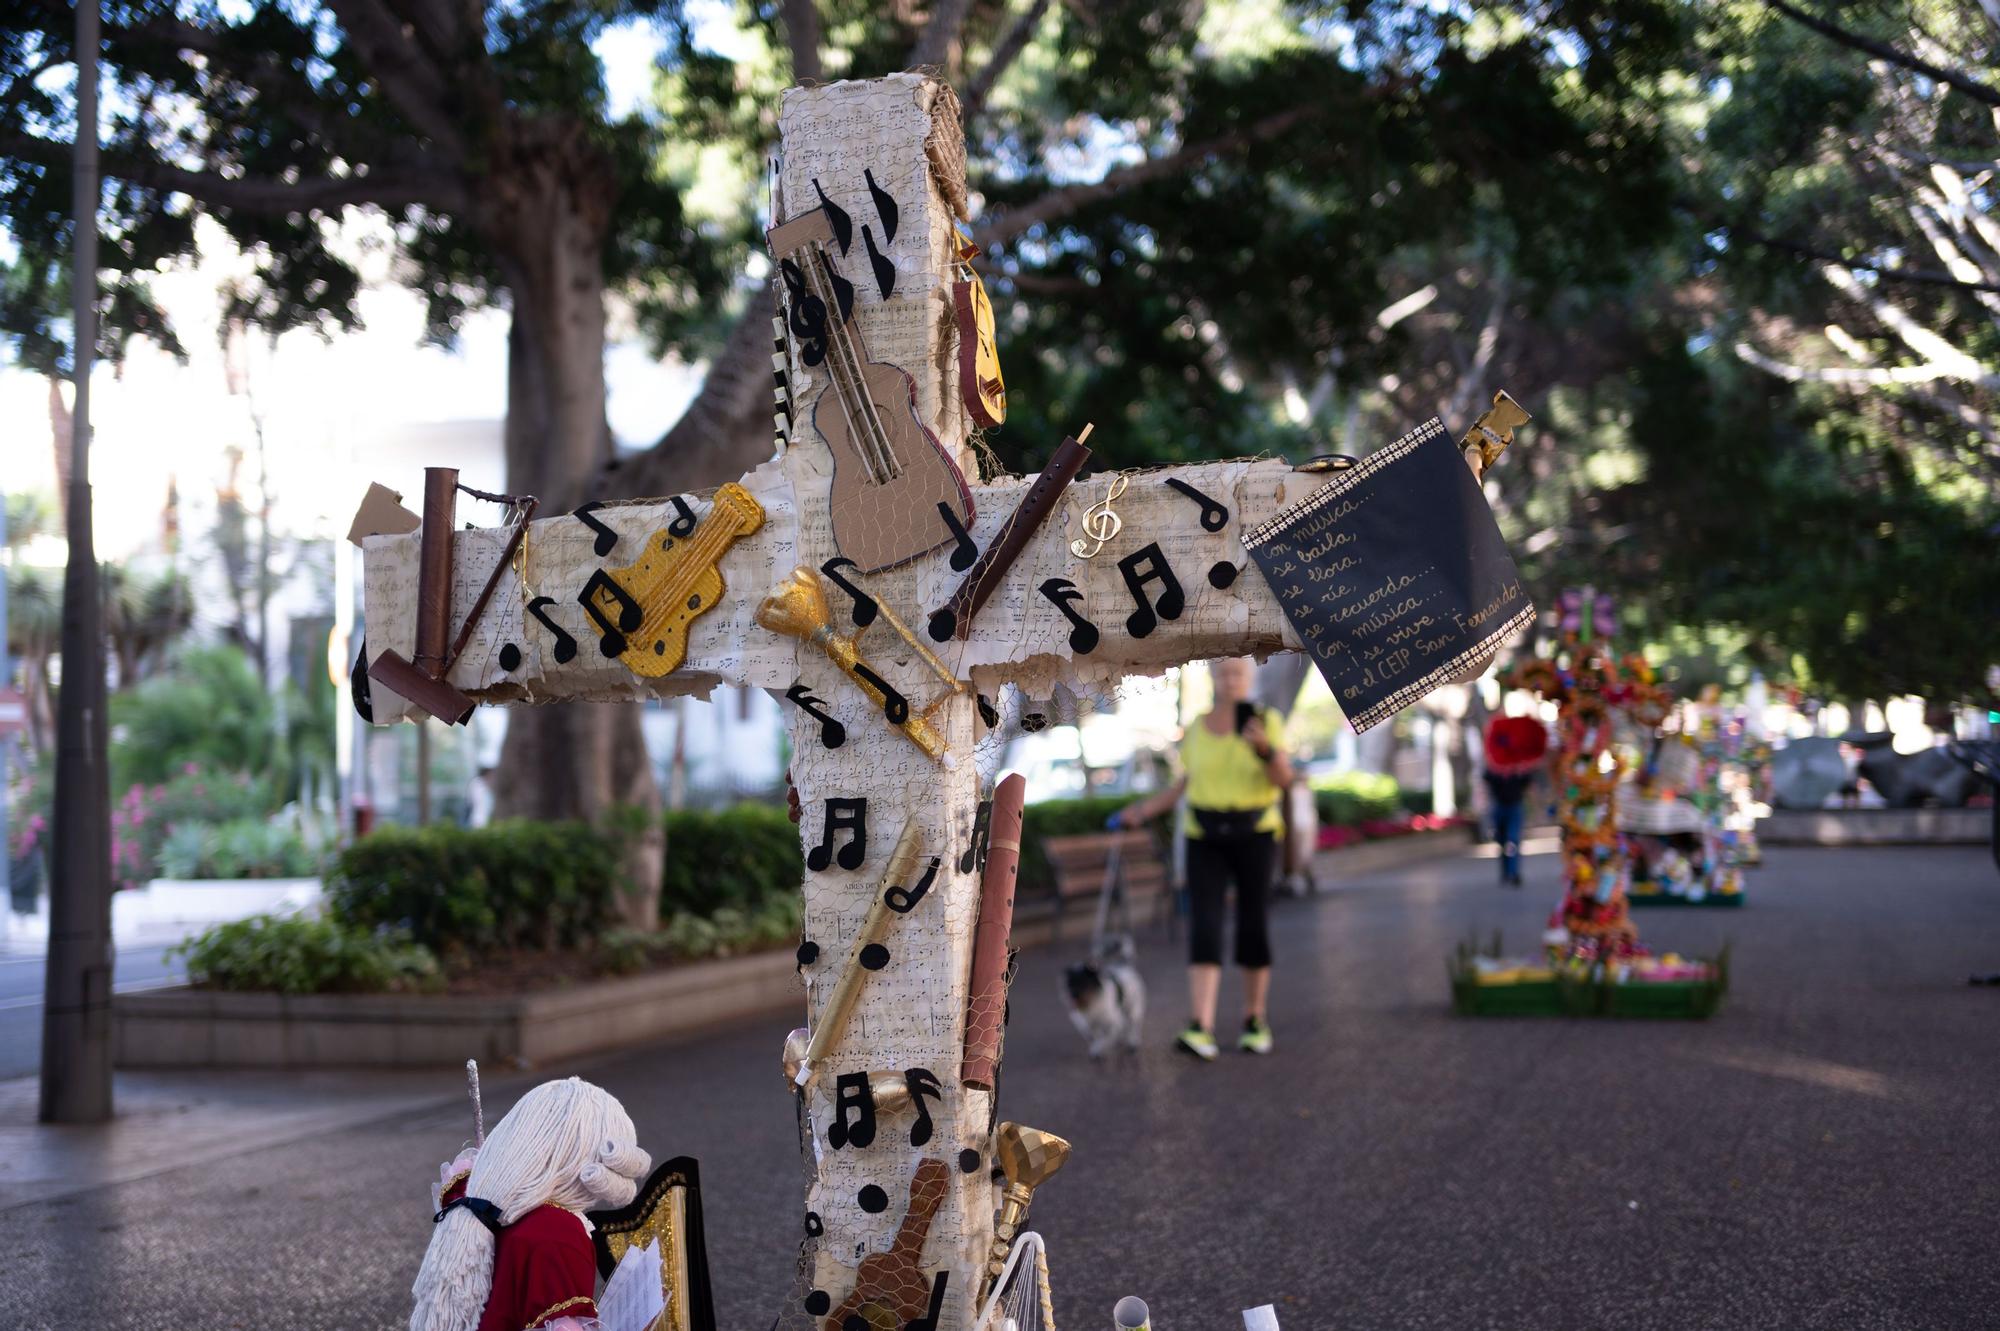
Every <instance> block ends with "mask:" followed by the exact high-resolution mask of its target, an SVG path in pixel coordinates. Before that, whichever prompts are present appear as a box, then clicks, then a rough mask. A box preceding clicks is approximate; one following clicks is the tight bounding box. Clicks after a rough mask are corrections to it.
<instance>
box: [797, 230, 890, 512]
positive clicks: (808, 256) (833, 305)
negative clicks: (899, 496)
mask: <svg viewBox="0 0 2000 1331" xmlns="http://www.w3.org/2000/svg"><path fill="white" fill-rule="evenodd" d="M799 252H800V253H801V254H803V256H804V258H805V263H804V265H803V270H802V271H803V273H804V276H805V283H806V289H807V291H808V292H809V293H810V294H811V295H812V297H813V299H815V300H817V301H819V303H820V305H821V307H822V308H823V309H825V311H826V315H827V318H829V319H832V318H835V317H837V315H838V313H839V309H840V306H839V303H838V302H837V301H835V300H834V298H833V293H832V291H831V289H830V287H831V284H830V283H828V282H826V281H825V279H824V275H823V274H822V272H821V270H820V267H819V265H818V264H817V263H815V262H814V260H815V258H816V257H817V254H816V250H815V248H814V246H813V245H812V244H811V243H810V242H808V243H807V244H806V245H804V246H801V248H800V251H799ZM843 326H844V325H843ZM834 331H835V330H832V329H829V330H828V331H827V335H826V344H827V352H828V355H829V357H830V358H829V359H827V360H826V361H825V365H826V377H827V383H828V386H829V387H831V388H832V389H833V396H834V401H835V402H836V403H838V404H839V406H840V414H841V415H842V416H843V417H845V418H846V420H847V431H848V433H849V434H850V435H852V436H853V437H854V441H855V451H856V454H857V456H859V457H860V459H861V466H862V468H863V469H864V470H865V471H867V473H868V476H869V479H870V480H873V481H874V482H876V484H878V485H879V484H880V483H881V482H882V480H883V477H882V476H881V475H880V474H879V463H878V462H877V460H876V459H875V458H874V457H872V456H870V449H871V448H872V446H873V443H874V441H873V439H872V438H871V437H869V435H868V432H867V431H866V430H864V429H863V428H861V427H860V426H858V425H856V424H855V421H854V408H853V406H852V405H851V404H850V402H849V400H848V395H849V390H848V388H847V385H846V384H844V383H843V382H842V381H841V375H840V364H839V361H838V356H839V354H840V352H842V351H844V350H845V349H846V346H845V344H844V343H840V342H839V341H838V339H836V338H835V337H834V336H833V332H834Z"/></svg>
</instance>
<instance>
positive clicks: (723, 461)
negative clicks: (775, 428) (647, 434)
mask: <svg viewBox="0 0 2000 1331" xmlns="http://www.w3.org/2000/svg"><path fill="white" fill-rule="evenodd" d="M776 310H777V296H776V292H775V289H774V287H773V285H772V280H771V279H767V280H766V281H765V283H764V285H763V287H761V288H760V289H759V290H758V291H757V292H756V293H755V294H754V295H752V296H751V298H750V304H749V307H748V308H747V309H745V310H744V311H743V315H742V317H741V318H739V319H738V320H737V321H736V327H735V328H733V329H731V330H730V333H729V337H728V339H727V340H726V341H724V342H723V344H722V346H721V347H719V348H718V349H717V350H716V353H715V356H714V358H713V359H711V360H710V361H709V363H708V375H707V377H706V378H704V379H703V380H702V384H701V388H700V390H699V391H697V392H696V393H695V395H694V401H692V402H690V403H689V404H688V409H687V411H686V412H684V413H682V415H681V418H680V419H679V420H678V421H676V422H674V425H673V428H672V429H670V430H668V431H667V432H666V434H665V435H664V436H662V437H661V439H660V441H659V442H658V443H657V444H654V445H653V446H652V447H651V448H650V449H648V450H646V451H645V452H644V453H641V454H639V455H638V456H637V457H633V458H626V459H624V460H622V461H620V462H614V463H613V464H612V467H611V469H610V470H609V472H608V474H607V475H605V476H604V477H601V478H600V479H599V481H598V483H597V488H596V489H593V490H592V491H591V493H593V494H595V493H599V492H602V493H604V494H611V495H624V496H639V495H667V494H678V493H680V492H682V491H685V490H693V489H699V488H701V487H703V486H705V485H714V484H719V483H720V482H722V481H729V480H734V479H736V477H738V476H740V475H742V474H743V472H745V471H746V470H748V469H749V468H751V467H754V466H756V465H757V464H758V463H759V462H761V461H763V460H764V459H765V458H766V457H767V456H769V454H770V446H771V316H772V315H773V314H774V313H775V312H776Z"/></svg>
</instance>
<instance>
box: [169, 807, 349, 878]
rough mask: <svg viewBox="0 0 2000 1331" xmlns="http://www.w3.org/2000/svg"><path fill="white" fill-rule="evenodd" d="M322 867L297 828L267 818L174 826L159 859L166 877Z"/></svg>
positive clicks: (286, 873)
mask: <svg viewBox="0 0 2000 1331" xmlns="http://www.w3.org/2000/svg"><path fill="white" fill-rule="evenodd" d="M319 865H320V858H319V856H318V855H317V854H316V853H315V852H314V851H313V849H312V848H311V847H310V846H308V845H307V844H306V840H305V838H304V837H303V836H301V835H300V834H299V831H298V829H297V828H295V827H292V826H290V825H289V824H287V823H285V822H282V821H279V822H273V821H271V820H268V819H264V818H234V819H231V820H229V821H228V822H223V823H215V824H205V823H174V824H171V825H169V827H168V829H167V834H166V836H165V838H164V839H163V840H162V841H161V843H160V850H159V855H158V857H157V860H156V866H157V872H158V874H159V876H161V877H164V878H305V877H308V876H310V875H312V874H313V873H315V872H317V871H318V869H319Z"/></svg>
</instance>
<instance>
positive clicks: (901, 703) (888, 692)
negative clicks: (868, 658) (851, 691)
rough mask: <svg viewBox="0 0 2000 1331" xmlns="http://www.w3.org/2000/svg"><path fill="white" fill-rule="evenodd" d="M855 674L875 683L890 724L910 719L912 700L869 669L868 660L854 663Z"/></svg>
mask: <svg viewBox="0 0 2000 1331" xmlns="http://www.w3.org/2000/svg"><path fill="white" fill-rule="evenodd" d="M854 675H855V678H857V679H865V680H867V681H868V682H869V683H870V684H873V685H874V686H875V691H876V692H878V693H880V694H881V695H882V715H883V716H885V717H887V718H889V724H890V725H892V726H900V725H902V724H903V723H904V722H905V721H908V720H909V719H910V700H909V699H908V698H905V697H904V696H903V695H902V694H900V693H898V692H897V691H896V690H895V689H894V688H893V687H891V685H890V683H889V681H888V680H886V679H884V678H882V677H881V676H880V675H878V674H876V673H875V672H874V671H873V670H871V669H869V668H868V665H867V663H866V662H862V661H856V662H855V663H854Z"/></svg>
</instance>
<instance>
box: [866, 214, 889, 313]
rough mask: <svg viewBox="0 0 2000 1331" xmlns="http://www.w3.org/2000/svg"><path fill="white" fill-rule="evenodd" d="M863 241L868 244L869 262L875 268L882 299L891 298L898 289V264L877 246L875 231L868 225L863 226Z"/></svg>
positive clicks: (877, 287) (876, 286) (876, 281)
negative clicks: (892, 261)
mask: <svg viewBox="0 0 2000 1331" xmlns="http://www.w3.org/2000/svg"><path fill="white" fill-rule="evenodd" d="M861 240H862V243H863V244H865V245H867V246H868V262H869V263H870V264H871V265H872V266H873V267H874V269H875V289H876V290H878V291H880V292H881V293H882V299H883V300H887V299H889V297H890V295H891V294H893V293H894V292H895V290H896V265H895V264H893V263H891V262H889V256H888V255H886V254H884V253H882V251H880V250H878V249H876V248H875V233H874V232H873V231H870V230H869V229H868V228H867V227H866V226H864V227H862V228H861Z"/></svg>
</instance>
